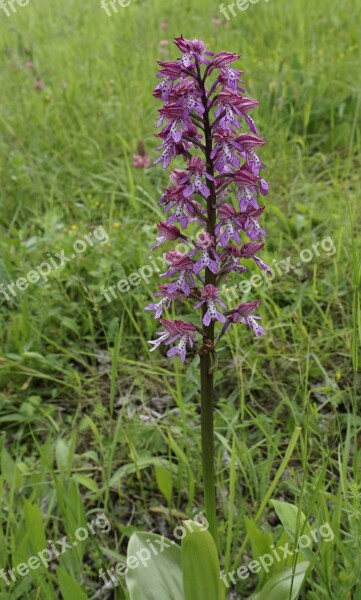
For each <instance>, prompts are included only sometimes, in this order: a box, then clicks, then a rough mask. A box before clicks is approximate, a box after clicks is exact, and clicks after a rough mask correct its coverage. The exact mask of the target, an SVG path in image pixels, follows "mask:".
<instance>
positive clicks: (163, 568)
mask: <svg viewBox="0 0 361 600" xmlns="http://www.w3.org/2000/svg"><path fill="white" fill-rule="evenodd" d="M155 553H157V554H155ZM127 561H131V562H133V564H134V566H133V568H128V571H127V574H126V581H127V586H128V590H129V597H130V600H154V598H156V599H157V600H170V598H171V599H172V600H184V596H183V582H182V567H181V550H180V547H179V546H178V545H177V544H175V542H172V541H170V540H167V539H165V538H164V536H160V535H156V534H154V533H147V532H142V531H138V532H136V533H133V535H132V536H131V537H130V540H129V544H128V550H127ZM127 564H128V563H127ZM128 566H129V564H128Z"/></svg>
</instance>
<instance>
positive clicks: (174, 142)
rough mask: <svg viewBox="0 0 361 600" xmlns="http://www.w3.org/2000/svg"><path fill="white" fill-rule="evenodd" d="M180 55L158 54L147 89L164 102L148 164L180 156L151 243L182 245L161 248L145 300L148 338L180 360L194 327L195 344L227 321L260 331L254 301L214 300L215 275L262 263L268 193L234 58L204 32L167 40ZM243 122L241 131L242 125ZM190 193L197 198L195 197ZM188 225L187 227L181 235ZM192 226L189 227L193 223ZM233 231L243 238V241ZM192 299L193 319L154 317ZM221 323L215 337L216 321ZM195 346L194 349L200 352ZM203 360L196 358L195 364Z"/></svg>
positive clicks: (208, 342)
mask: <svg viewBox="0 0 361 600" xmlns="http://www.w3.org/2000/svg"><path fill="white" fill-rule="evenodd" d="M175 44H176V46H177V48H178V49H179V50H180V53H181V56H180V57H179V58H178V59H177V60H175V61H159V62H158V64H159V67H160V71H159V74H158V77H159V79H160V81H159V82H158V83H157V85H156V87H155V90H154V92H153V96H154V97H155V98H156V99H157V100H160V101H161V102H162V103H163V106H162V108H161V109H160V110H159V120H158V127H160V128H161V130H160V132H159V133H157V134H156V137H158V138H159V139H160V140H161V145H160V146H158V148H157V150H159V151H160V152H159V156H158V158H157V159H156V161H155V164H157V163H161V164H162V165H163V167H164V168H168V167H169V165H170V164H171V162H172V161H173V160H175V159H176V160H177V159H179V158H180V157H182V159H183V160H184V161H185V166H184V168H183V169H182V168H179V165H177V166H176V168H173V170H172V171H171V173H170V181H171V183H170V186H169V187H167V188H166V189H165V190H164V193H163V195H162V197H161V199H160V201H159V204H160V206H161V207H162V208H163V209H164V211H165V213H166V215H167V218H166V220H165V221H161V222H160V223H159V224H158V230H159V236H158V237H157V241H156V244H155V245H154V246H153V248H152V249H155V248H157V247H158V246H160V245H161V244H163V243H164V242H166V241H170V242H172V241H174V242H177V241H182V242H184V244H186V247H187V246H188V245H189V247H187V249H186V250H185V251H183V252H180V251H178V250H170V251H169V252H167V254H166V255H165V256H166V262H167V264H168V269H167V271H166V272H165V273H162V274H160V277H161V278H169V281H168V282H167V283H162V284H160V288H159V291H158V292H156V293H155V294H154V296H156V297H158V299H157V301H156V302H151V303H150V304H148V305H147V306H146V310H149V311H153V312H154V316H155V318H156V319H160V322H161V323H162V324H163V326H164V330H163V331H160V332H159V333H158V336H159V337H158V338H157V339H156V340H152V341H151V342H150V343H151V344H152V346H153V348H152V350H154V349H155V348H157V347H158V346H159V345H160V344H164V345H166V346H167V345H169V344H172V343H173V342H174V341H175V340H178V341H179V343H178V345H175V346H173V347H172V348H170V349H169V350H168V352H167V355H168V356H176V355H178V356H180V358H181V359H182V361H184V360H185V356H186V348H187V346H191V347H192V346H193V343H194V340H195V336H196V332H197V331H199V332H202V336H203V346H202V352H205V354H207V352H210V351H213V350H212V344H216V343H219V340H220V339H221V337H222V335H224V333H225V331H226V330H228V329H229V328H230V327H231V326H232V327H233V326H235V325H236V324H237V323H244V324H246V325H248V326H249V327H251V328H252V329H253V331H254V333H255V335H256V336H257V337H258V336H261V335H264V329H263V327H262V326H261V325H260V324H259V322H258V321H259V319H260V317H258V316H255V315H254V312H255V311H256V309H257V308H258V305H259V301H258V300H257V301H254V302H249V303H246V304H242V305H239V306H237V307H235V308H234V309H232V310H227V306H226V304H225V303H224V302H223V301H222V299H221V298H220V291H219V290H220V282H221V281H222V279H226V280H227V278H228V277H229V274H230V273H235V274H238V275H243V274H245V273H246V272H247V267H246V266H245V265H244V263H245V262H246V261H247V260H253V261H254V262H255V263H256V264H257V266H258V267H259V268H260V269H262V270H264V271H269V270H270V269H269V267H268V266H267V265H266V264H265V263H264V262H263V260H262V259H261V258H260V257H259V255H258V254H259V252H260V251H261V250H262V248H263V246H264V237H265V235H266V233H265V231H264V229H262V228H261V226H260V224H259V221H260V219H261V216H262V214H263V211H264V206H260V204H259V197H260V196H266V195H267V192H268V184H267V182H266V180H265V179H264V178H263V177H261V176H260V173H261V170H262V169H263V168H264V165H263V163H262V161H261V159H260V157H259V156H258V151H259V149H260V148H262V147H263V145H264V144H265V141H266V140H265V138H263V137H261V136H260V135H259V133H258V131H257V127H256V125H255V123H254V121H253V119H252V118H251V117H250V115H249V113H250V112H251V111H252V110H253V109H254V108H256V107H257V106H258V101H257V100H254V99H251V98H249V97H248V96H247V94H246V92H245V89H244V88H243V87H242V86H243V85H244V83H243V81H241V76H242V75H243V72H242V71H241V70H238V69H237V68H235V67H234V63H235V62H236V61H237V60H239V56H238V55H237V54H235V53H232V52H219V53H217V54H215V55H214V54H213V53H212V52H209V51H207V49H206V46H205V44H204V42H203V41H202V40H198V39H194V40H193V41H191V40H187V39H185V38H184V37H183V36H180V37H177V38H176V39H175ZM240 130H241V131H240ZM195 198H197V200H196V199H195ZM175 223H177V225H178V224H179V226H180V227H181V228H182V229H183V230H185V229H187V228H188V227H191V232H192V235H189V233H187V235H185V234H183V233H181V231H180V230H179V229H178V227H177V226H176V225H175ZM197 227H198V229H200V231H198V232H197V231H196V228H197ZM241 232H244V233H243V234H242V237H243V235H246V236H247V237H248V238H249V239H250V242H247V243H242V242H243V240H242V241H241ZM190 298H192V299H194V298H196V299H197V300H196V304H195V306H194V309H195V310H198V309H201V315H200V321H201V327H202V328H203V329H200V328H199V327H196V326H195V325H193V324H192V323H189V322H183V321H169V320H165V319H162V318H161V317H162V314H163V312H164V310H166V309H169V307H170V306H171V304H172V303H173V304H174V303H176V302H178V300H180V301H181V302H182V301H184V302H187V301H188V300H189V299H190ZM218 322H219V323H221V324H222V327H221V330H220V333H219V335H218V336H217V338H216V337H215V334H214V328H215V327H217V323H218ZM202 352H201V351H200V354H201V357H202V356H203V354H202ZM202 360H203V359H202V358H201V362H202Z"/></svg>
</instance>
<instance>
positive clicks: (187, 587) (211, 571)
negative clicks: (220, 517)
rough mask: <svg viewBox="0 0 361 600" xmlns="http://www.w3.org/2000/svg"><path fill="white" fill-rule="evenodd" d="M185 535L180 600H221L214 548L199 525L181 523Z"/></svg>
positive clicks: (218, 571)
mask: <svg viewBox="0 0 361 600" xmlns="http://www.w3.org/2000/svg"><path fill="white" fill-rule="evenodd" d="M184 528H186V530H187V533H186V535H185V537H184V538H183V540H182V570H183V586H184V600H195V598H196V599H197V600H224V597H225V588H224V585H223V582H222V580H221V578H220V568H219V562H218V554H217V548H216V545H215V543H214V540H213V537H212V536H211V534H210V533H209V531H207V530H206V529H203V527H202V525H200V524H199V523H195V522H194V521H185V522H184Z"/></svg>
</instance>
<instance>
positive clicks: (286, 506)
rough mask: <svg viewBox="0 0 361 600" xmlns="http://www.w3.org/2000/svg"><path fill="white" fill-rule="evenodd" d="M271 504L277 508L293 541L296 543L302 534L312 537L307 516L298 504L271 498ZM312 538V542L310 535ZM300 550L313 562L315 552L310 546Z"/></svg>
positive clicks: (278, 514)
mask: <svg viewBox="0 0 361 600" xmlns="http://www.w3.org/2000/svg"><path fill="white" fill-rule="evenodd" d="M270 504H271V505H272V506H273V508H274V509H275V511H276V513H277V516H278V518H279V520H280V521H281V523H282V526H283V528H284V530H285V531H286V533H287V534H288V535H289V537H290V539H291V541H292V542H294V543H295V542H296V541H297V539H298V538H300V536H301V535H307V536H309V537H310V528H309V526H308V523H307V521H306V517H305V515H304V513H303V512H302V511H300V510H299V509H298V508H297V506H295V505H294V504H290V503H289V502H280V501H279V500H271V501H270ZM310 540H311V544H312V537H310ZM299 551H300V553H302V554H303V555H304V557H305V558H307V560H309V561H310V562H312V560H313V552H312V550H311V548H310V547H306V548H302V547H301V546H300V547H299Z"/></svg>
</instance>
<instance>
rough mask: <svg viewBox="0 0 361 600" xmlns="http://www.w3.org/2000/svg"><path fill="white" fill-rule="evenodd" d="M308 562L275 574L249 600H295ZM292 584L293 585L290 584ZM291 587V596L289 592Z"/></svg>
mask: <svg viewBox="0 0 361 600" xmlns="http://www.w3.org/2000/svg"><path fill="white" fill-rule="evenodd" d="M309 564H310V563H309V562H307V561H304V562H301V563H298V564H297V565H296V568H295V570H294V572H293V569H287V570H286V571H283V572H282V573H277V575H274V576H273V577H271V579H270V580H269V581H267V583H266V585H265V586H264V587H263V588H262V589H261V591H260V592H258V593H257V594H253V595H252V596H251V598H250V600H295V599H296V598H297V596H298V594H299V592H300V589H301V586H302V584H303V580H304V578H305V575H306V571H307V569H308V567H309ZM292 582H293V583H292ZM291 587H292V594H291V596H290V591H291Z"/></svg>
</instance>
